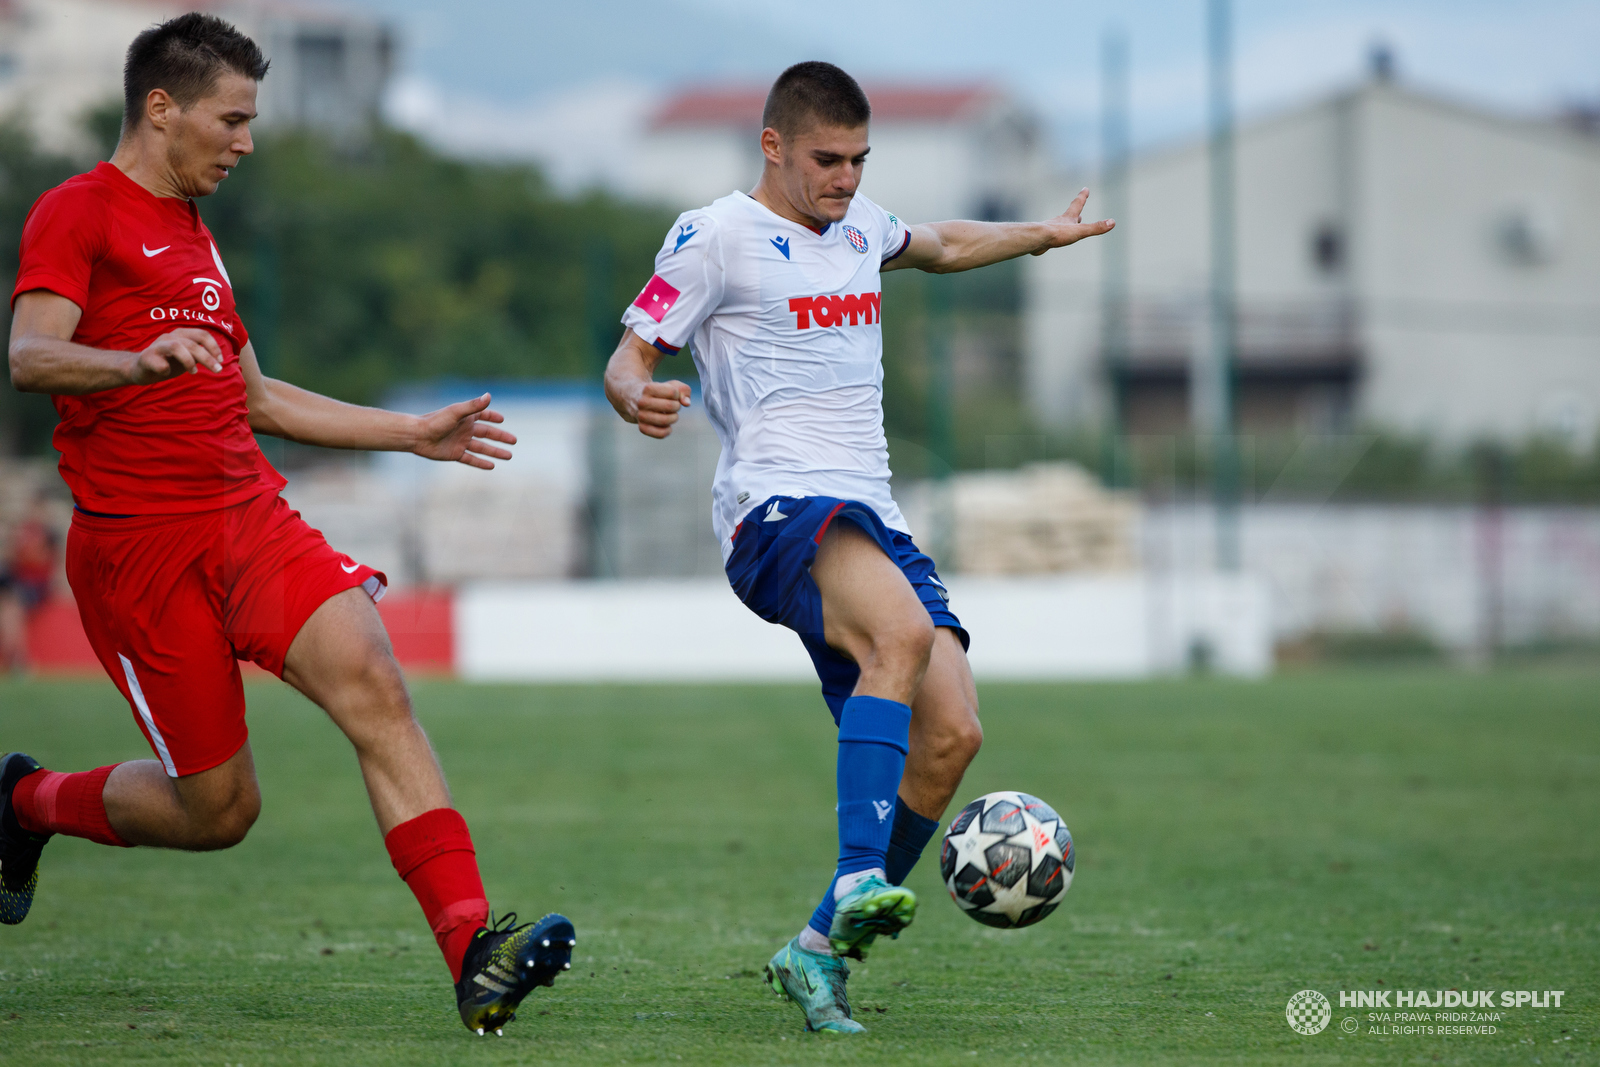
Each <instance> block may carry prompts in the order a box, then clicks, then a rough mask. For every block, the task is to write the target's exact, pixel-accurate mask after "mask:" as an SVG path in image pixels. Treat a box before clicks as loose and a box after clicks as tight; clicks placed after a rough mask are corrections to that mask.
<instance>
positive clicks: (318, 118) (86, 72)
mask: <svg viewBox="0 0 1600 1067" xmlns="http://www.w3.org/2000/svg"><path fill="white" fill-rule="evenodd" d="M193 10H201V11H209V12H211V13H213V14H215V15H217V16H218V17H220V18H224V19H227V20H228V21H229V22H232V23H233V24H234V25H236V26H237V27H238V28H239V29H240V30H241V31H243V32H244V33H247V34H249V35H250V36H251V37H252V38H254V39H255V41H256V43H257V44H259V45H260V46H261V48H262V50H263V51H264V52H266V54H267V56H268V58H269V59H270V60H271V61H272V70H271V73H270V74H268V76H267V78H266V80H265V81H263V82H262V83H261V92H260V97H259V100H258V107H259V109H260V112H261V118H260V119H259V120H258V125H261V126H272V125H287V126H311V127H315V128H317V129H321V130H326V131H328V132H330V133H333V134H335V135H340V136H349V135H355V134H359V133H361V132H363V131H365V130H366V129H368V128H370V126H371V124H372V123H373V122H374V121H375V120H376V118H377V115H378V106H379V102H380V101H381V99H382V96H383V91H384V86H385V84H386V83H387V81H388V78H389V73H390V67H391V64H392V59H393V54H394V38H393V35H392V34H391V32H390V30H389V29H388V28H387V27H386V26H385V25H383V24H382V23H380V22H378V21H376V20H374V19H373V18H371V17H370V16H367V15H361V14H356V13H352V12H346V11H343V10H340V9H336V8H332V7H326V6H323V5H321V4H318V3H315V2H314V0H296V2H294V3H289V2H280V0H188V2H181V0H180V2H173V0H0V115H20V116H23V117H24V118H25V119H26V121H27V122H28V123H29V125H30V126H31V127H32V128H33V130H34V132H35V134H36V135H37V136H38V138H39V141H40V143H41V144H42V145H44V146H45V147H47V148H50V149H54V150H57V151H65V152H72V153H79V154H81V153H84V152H87V151H91V150H93V147H94V146H93V145H92V144H91V143H90V141H89V137H88V135H87V134H86V132H85V131H84V129H83V119H84V116H85V115H86V114H87V113H88V112H89V111H90V110H91V109H93V108H96V107H99V106H101V105H104V104H107V103H111V102H120V101H121V99H122V64H123V59H124V56H125V54H126V52H127V49H128V45H129V43H130V42H132V40H133V38H134V37H135V36H137V35H138V34H139V32H140V31H142V30H144V29H146V28H148V27H149V26H152V25H154V24H156V23H158V22H161V21H163V20H165V19H168V18H171V17H173V16H174V15H181V14H183V13H184V12H186V11H193Z"/></svg>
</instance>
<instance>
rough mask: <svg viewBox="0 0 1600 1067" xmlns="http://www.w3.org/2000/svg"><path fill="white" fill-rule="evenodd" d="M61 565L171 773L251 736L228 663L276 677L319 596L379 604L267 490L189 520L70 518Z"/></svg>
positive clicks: (200, 765)
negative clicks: (361, 594) (355, 593)
mask: <svg viewBox="0 0 1600 1067" xmlns="http://www.w3.org/2000/svg"><path fill="white" fill-rule="evenodd" d="M66 562H67V580H68V581H69V582H71V583H72V592H73V594H74V595H75V596H76V597H77V600H78V613H79V614H80V615H81V616H82V617H83V628H84V631H85V632H86V633H87V634H88V635H89V643H90V644H91V645H92V646H94V651H95V655H96V656H98V657H100V664H101V666H103V667H105V669H106V673H107V674H109V675H110V676H111V680H112V681H113V682H115V683H116V686H117V688H118V689H120V690H121V691H122V695H123V696H124V697H125V698H127V701H128V703H129V705H131V706H132V708H133V712H134V719H135V720H136V721H137V722H138V724H139V729H141V730H143V731H144V735H145V738H146V740H148V741H149V742H150V747H151V748H153V749H155V752H156V755H158V756H160V757H161V762H162V764H163V765H164V766H165V767H166V769H167V773H168V774H170V775H172V776H173V777H174V778H176V777H178V776H180V775H185V774H197V773H199V772H200V771H204V770H209V769H211V768H212V767H215V766H217V765H218V764H220V763H224V762H226V761H227V760H228V759H229V758H230V757H231V756H233V754H234V753H235V752H238V751H239V749H240V747H241V746H242V745H243V744H244V743H245V739H246V738H247V737H249V732H248V731H247V730H246V729H245V725H244V686H243V683H242V682H241V680H240V677H239V665H238V663H237V662H236V661H237V660H241V659H245V660H250V661H252V662H254V663H258V664H260V665H261V666H262V667H264V668H266V669H267V670H269V671H271V672H272V673H273V674H276V675H278V676H279V677H282V675H283V659H284V656H286V655H287V654H288V652H289V645H290V643H291V642H292V641H294V638H295V635H296V634H298V633H299V632H300V627H302V626H304V625H305V622H306V620H307V619H309V618H310V617H311V613H312V612H314V611H316V610H317V608H319V607H320V606H321V605H322V603H323V601H325V600H327V599H328V598H329V597H331V596H334V595H335V594H337V593H342V592H344V591H345V590H346V589H351V588H354V587H356V586H360V587H361V588H363V589H365V590H366V591H367V594H368V595H369V596H371V597H372V599H373V600H377V599H378V598H379V597H381V596H383V593H384V590H385V589H386V588H387V584H388V579H386V578H385V577H384V576H383V575H382V574H380V573H379V572H377V571H375V570H373V569H372V568H371V567H367V566H364V565H362V564H359V563H356V562H355V561H354V560H352V559H351V558H350V557H349V556H344V555H341V554H339V553H338V552H335V551H334V550H333V549H331V548H329V547H328V542H327V541H325V540H323V537H322V534H321V533H319V532H318V531H316V530H313V529H312V528H311V527H310V526H308V525H306V522H305V520H304V519H302V518H301V517H300V513H299V512H298V511H292V510H290V508H289V505H288V504H287V503H285V502H284V500H283V498H282V497H280V496H278V495H277V494H276V493H264V494H262V495H261V496H258V497H255V498H254V499H252V500H248V501H245V502H244V503H242V504H236V505H234V506H233V507H230V508H223V509H222V510H220V511H205V512H200V513H198V514H190V515H150V516H133V517H130V518H121V519H117V518H101V517H97V516H93V515H85V514H84V513H82V512H74V513H73V516H72V530H71V532H70V533H69V534H68V536H67V561H66Z"/></svg>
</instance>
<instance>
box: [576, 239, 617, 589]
mask: <svg viewBox="0 0 1600 1067" xmlns="http://www.w3.org/2000/svg"><path fill="white" fill-rule="evenodd" d="M583 280H584V304H585V308H584V311H585V316H584V317H585V319H586V320H587V326H588V335H589V337H588V340H589V364H590V376H591V380H593V381H594V382H595V383H596V385H597V386H598V387H599V388H600V397H599V399H598V400H597V401H596V403H595V406H594V409H593V412H592V414H591V420H592V421H591V424H590V427H589V522H590V537H591V542H590V546H589V555H590V563H591V570H592V571H593V573H594V576H595V577H596V578H616V577H618V576H619V574H620V567H619V561H618V558H617V557H618V552H619V545H618V532H619V531H618V529H617V457H616V434H615V431H616V427H615V426H614V425H612V423H613V421H614V419H615V416H614V415H613V413H612V411H611V405H610V404H609V403H607V402H606V400H605V376H606V363H607V362H609V361H610V359H611V350H612V349H613V348H615V347H616V340H617V334H618V332H619V327H618V326H617V325H616V316H615V314H614V312H615V309H614V308H612V307H611V306H610V295H611V246H610V245H609V244H608V243H607V242H605V241H595V242H594V243H593V244H591V245H590V246H589V253H588V256H587V258H586V259H585V261H584V279H583Z"/></svg>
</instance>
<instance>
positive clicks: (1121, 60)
mask: <svg viewBox="0 0 1600 1067" xmlns="http://www.w3.org/2000/svg"><path fill="white" fill-rule="evenodd" d="M1100 78H1101V81H1100V151H1101V157H1102V159H1101V181H1100V184H1101V190H1100V191H1101V195H1102V198H1103V201H1102V202H1103V207H1102V210H1101V214H1102V215H1104V216H1105V217H1108V218H1114V219H1116V220H1117V230H1116V231H1114V232H1113V233H1112V234H1110V235H1109V236H1108V237H1104V238H1102V239H1101V243H1098V244H1097V245H1096V247H1097V248H1099V250H1100V256H1101V260H1100V262H1101V275H1100V347H1101V361H1102V364H1103V367H1104V373H1105V376H1106V391H1107V394H1108V395H1107V404H1106V416H1105V421H1104V439H1103V442H1102V452H1101V468H1102V469H1101V480H1102V481H1103V482H1105V484H1106V485H1107V486H1109V487H1112V488H1116V487H1118V486H1119V485H1120V484H1121V477H1120V474H1119V470H1118V462H1117V457H1118V454H1119V453H1120V451H1121V443H1122V433H1123V426H1122V400H1123V397H1122V376H1123V373H1124V370H1125V368H1126V364H1127V360H1128V288H1129V285H1128V280H1129V262H1128V242H1127V238H1126V236H1125V231H1126V227H1127V224H1128V223H1127V218H1128V140H1129V138H1128V97H1129V88H1128V38H1127V36H1126V35H1125V34H1124V33H1123V32H1122V31H1121V30H1120V29H1108V30H1107V31H1106V34H1105V38H1104V40H1103V41H1102V42H1101V49H1100Z"/></svg>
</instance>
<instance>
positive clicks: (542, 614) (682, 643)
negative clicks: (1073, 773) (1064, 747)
mask: <svg viewBox="0 0 1600 1067" xmlns="http://www.w3.org/2000/svg"><path fill="white" fill-rule="evenodd" d="M950 603H951V607H952V609H953V610H954V611H955V612H956V614H957V615H958V616H959V617H960V618H961V621H962V623H963V625H965V626H966V627H967V628H968V630H969V631H970V632H971V634H972V651H971V660H972V668H973V673H974V674H975V675H976V676H977V677H978V678H979V679H980V680H1000V679H1037V680H1050V679H1072V678H1140V677H1148V676H1152V675H1157V674H1164V673H1171V672H1174V671H1179V670H1183V669H1185V668H1186V667H1188V666H1189V665H1190V664H1191V663H1193V662H1194V661H1195V660H1196V659H1203V660H1204V661H1205V662H1206V663H1207V664H1208V665H1209V666H1210V667H1211V669H1214V670H1217V671H1219V672H1222V673H1226V674H1235V675H1243V676H1250V677H1253V676H1259V675H1262V674H1265V673H1267V672H1268V671H1270V670H1271V668H1272V637H1271V620H1270V618H1269V612H1268V608H1267V593H1266V589H1265V586H1264V585H1263V584H1262V583H1261V582H1260V581H1258V580H1256V579H1255V578H1253V577H1250V576H1248V575H1228V576H1224V575H1204V574H1202V575H1184V576H1162V577H1160V578H1151V577H1147V576H1145V575H1142V574H1125V575H1102V576H1083V577H1077V576H1040V577H1037V578H1022V579H1018V578H966V579H955V580H952V581H951V582H950ZM455 625H456V635H455V636H456V642H455V648H456V669H457V671H458V673H459V674H460V675H461V677H463V678H466V679H470V680H474V681H651V680H741V679H743V680H811V679H814V677H815V675H814V674H813V673H812V669H811V661H810V658H809V657H808V656H807V655H806V653H805V650H804V648H802V647H801V645H800V642H799V640H798V639H797V638H796V637H795V636H794V635H793V634H791V633H789V632H788V631H787V630H784V629H783V628H781V627H778V626H773V625H771V624H769V623H765V622H762V621H761V620H760V619H758V618H756V617H755V616H754V615H752V614H751V613H750V612H749V611H748V610H747V609H746V608H745V607H744V605H742V604H740V603H739V601H738V599H737V598H736V597H735V596H734V595H733V591H732V590H730V589H729V588H728V586H727V583H725V582H723V581H720V580H706V579H700V580H693V581H682V582H561V583H556V582H550V583H484V584H479V585H472V586H468V587H466V588H464V589H463V590H462V591H461V592H460V593H459V594H458V597H457V601H456V624H455Z"/></svg>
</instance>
